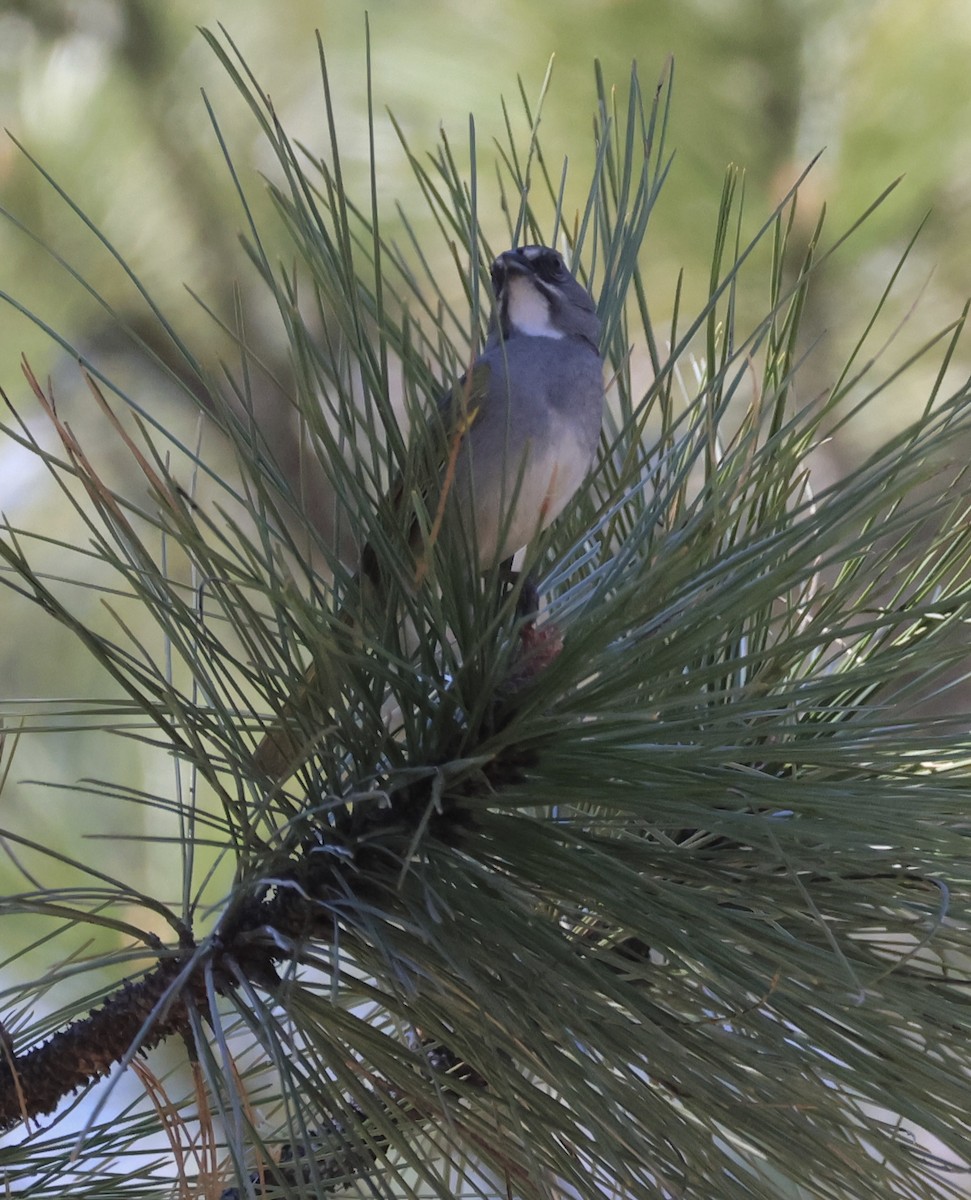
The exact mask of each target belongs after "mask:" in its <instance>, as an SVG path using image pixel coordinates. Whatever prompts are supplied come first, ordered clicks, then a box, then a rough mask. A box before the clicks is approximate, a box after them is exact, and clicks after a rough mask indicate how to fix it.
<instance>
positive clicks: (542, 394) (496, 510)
mask: <svg viewBox="0 0 971 1200" xmlns="http://www.w3.org/2000/svg"><path fill="white" fill-rule="evenodd" d="M492 286H493V291H494V293H495V308H494V311H493V315H492V323H491V326H490V331H489V336H488V339H487V341H486V344H485V347H484V349H483V351H482V354H481V355H480V356H479V357H478V358H477V359H476V361H475V363H473V365H472V368H471V370H470V371H469V373H468V375H467V376H465V377H464V378H463V379H461V380H459V381H458V382H457V383H456V384H455V386H454V388H453V389H452V390H451V392H450V393H449V395H448V396H446V397H445V399H444V400H443V402H442V404H441V405H440V407H439V413H438V418H439V424H441V425H442V428H441V429H438V430H436V429H435V428H434V427H435V424H436V422H435V421H434V419H433V420H432V421H431V422H430V423H429V431H428V432H429V434H430V435H432V436H430V437H429V439H428V442H429V445H430V446H433V447H434V448H435V450H434V453H430V454H429V456H428V462H429V463H430V464H431V463H433V462H437V463H438V464H439V465H438V466H431V465H430V466H429V467H428V474H429V476H430V478H429V480H428V486H427V487H426V488H423V489H422V490H424V492H425V499H426V502H427V510H428V512H429V513H437V512H438V510H439V509H441V515H442V518H443V525H442V528H443V530H444V531H445V533H446V536H448V534H449V530H450V529H454V528H455V526H454V525H453V522H454V521H456V520H457V521H458V529H459V530H460V531H461V535H462V541H461V544H462V545H463V546H464V547H466V548H468V549H467V552H468V553H470V554H471V555H474V557H475V558H476V559H477V562H476V564H475V567H476V569H477V570H486V569H488V568H489V567H490V566H493V565H496V564H498V563H501V562H503V561H505V560H506V559H508V558H511V557H512V556H513V555H514V554H515V553H516V551H517V550H519V549H521V548H522V547H523V546H525V545H526V544H527V543H528V542H529V541H530V540H531V539H532V538H533V537H535V535H536V534H537V533H540V532H541V531H542V530H543V529H545V528H546V527H547V526H548V525H549V524H550V522H551V521H553V520H554V519H555V518H556V517H557V516H558V515H559V514H560V513H561V512H562V511H563V509H564V507H565V506H566V505H567V504H568V503H569V501H570V500H571V499H572V497H573V496H574V495H575V493H576V491H577V489H578V488H579V487H580V485H581V484H582V483H583V481H584V479H585V478H586V476H587V474H588V473H589V471H590V467H591V464H592V462H593V458H594V454H595V453H596V449H597V441H598V439H599V436H600V426H601V422H602V419H603V404H604V386H603V362H602V360H601V358H600V351H599V339H600V322H599V320H598V318H597V312H596V306H595V305H594V302H593V300H592V299H591V297H590V294H589V293H588V292H587V290H586V289H585V288H584V287H583V286H582V285H581V284H580V283H579V282H578V281H577V280H576V279H575V278H574V277H573V275H572V274H571V273H570V272H569V270H568V269H567V267H566V264H565V263H564V262H563V259H562V258H561V257H560V255H559V254H558V253H557V252H556V251H555V250H550V249H548V248H547V247H545V246H522V247H520V248H518V249H516V250H507V251H506V252H505V253H504V254H500V255H499V257H498V258H497V259H496V260H495V262H494V263H493V265H492ZM439 433H441V434H443V435H444V439H442V438H439V437H438V436H437V435H438V434H439ZM436 472H437V479H436V478H435V475H436ZM443 491H444V492H445V493H446V494H445V495H444V496H443V494H442V493H443ZM385 503H386V506H387V508H388V509H390V510H394V509H396V508H397V509H399V511H400V505H401V504H403V503H410V496H409V494H408V492H407V489H406V488H405V487H404V485H403V484H402V485H399V486H398V487H397V488H396V489H395V491H394V492H393V493H392V495H391V496H390V497H388V498H387V500H386V502H385ZM397 528H402V525H401V523H400V522H399V523H397ZM417 533H418V528H417V523H415V524H413V525H412V541H413V544H414V550H415V553H416V571H415V578H416V581H417V580H418V579H419V578H420V577H421V575H422V574H423V573H424V569H425V568H424V565H423V559H422V556H423V554H424V553H425V552H426V551H427V547H425V548H423V547H422V546H421V545H420V538H417V536H416V535H417ZM473 547H474V550H473V549H472V548H473ZM359 579H360V582H361V584H362V585H363V584H367V585H368V586H367V587H366V588H364V589H363V592H364V593H367V594H368V596H369V602H368V605H366V606H369V604H370V602H374V601H378V602H379V601H380V597H381V595H382V593H383V592H384V590H385V589H384V581H383V578H382V570H381V563H380V562H379V561H378V558H377V555H376V554H375V552H374V550H373V549H372V548H371V547H369V546H365V548H364V550H363V552H362V556H361V571H360V576H359ZM362 598H363V596H362ZM354 607H355V606H354V605H351V606H349V607H348V608H347V609H345V610H344V612H343V614H342V619H343V620H344V623H345V624H347V625H350V626H353V625H354V623H355V618H354V616H353V613H352V609H353V608H354ZM357 611H358V612H360V608H358V609H357ZM328 683H329V681H326V680H320V679H319V678H318V676H317V671H316V668H315V666H313V665H312V666H311V667H310V668H309V670H308V672H307V675H306V676H305V678H304V680H303V683H302V685H301V687H300V688H299V689H298V690H297V692H296V693H295V694H294V695H292V696H291V697H290V698H289V699H288V700H287V702H286V703H285V705H284V706H283V708H282V710H281V711H280V713H279V715H278V717H277V718H276V720H275V722H274V723H273V724H272V725H271V727H270V729H269V730H268V732H267V734H266V736H265V737H264V738H263V740H262V741H261V742H260V744H259V746H258V747H257V749H256V752H255V755H254V765H255V767H256V768H257V770H259V771H260V772H262V773H263V774H265V775H267V776H269V777H270V778H273V779H276V780H283V779H285V778H286V777H287V776H288V775H289V774H291V773H292V772H293V771H294V770H295V769H296V767H297V765H298V764H299V762H300V760H301V758H302V757H303V756H304V754H305V753H306V750H305V748H304V741H305V735H304V734H301V733H300V729H301V726H302V725H303V726H304V727H305V723H306V719H307V718H306V706H307V704H308V698H309V697H310V695H311V694H312V695H313V701H314V703H313V705H312V708H313V709H314V710H316V711H318V712H319V711H320V709H321V707H326V706H327V704H328V700H327V698H326V695H325V693H326V690H327V685H328ZM302 714H303V720H301V715H302Z"/></svg>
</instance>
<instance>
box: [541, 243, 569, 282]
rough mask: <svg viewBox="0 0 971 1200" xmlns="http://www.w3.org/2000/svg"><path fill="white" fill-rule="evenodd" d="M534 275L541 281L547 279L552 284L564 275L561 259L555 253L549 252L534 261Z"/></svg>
mask: <svg viewBox="0 0 971 1200" xmlns="http://www.w3.org/2000/svg"><path fill="white" fill-rule="evenodd" d="M536 273H537V274H538V275H539V276H540V278H541V279H548V280H549V281H550V282H551V283H552V282H553V281H554V280H556V279H562V278H563V276H564V275H565V274H566V267H565V266H564V265H563V259H562V258H560V256H559V255H558V254H557V253H556V252H555V251H553V250H550V251H548V252H547V253H546V254H541V255H539V257H538V258H537V259H536Z"/></svg>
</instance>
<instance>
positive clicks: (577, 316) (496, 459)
mask: <svg viewBox="0 0 971 1200" xmlns="http://www.w3.org/2000/svg"><path fill="white" fill-rule="evenodd" d="M492 280H493V289H494V291H495V296H496V306H495V311H494V313H493V318H492V326H491V329H490V333H489V338H488V340H487V342H486V345H485V348H484V350H483V352H482V354H481V355H480V357H479V358H478V359H477V361H476V363H475V365H474V366H473V368H472V381H473V382H472V386H471V387H470V388H468V395H467V396H466V395H463V393H462V385H459V387H458V388H457V395H458V398H459V401H460V402H464V403H465V404H467V406H468V409H469V410H470V411H471V410H472V409H473V408H476V409H477V411H476V414H475V417H474V419H473V420H472V422H471V426H470V428H469V431H468V433H467V434H466V436H465V439H464V441H463V444H462V447H461V450H460V452H459V456H458V459H457V462H456V474H455V492H456V500H457V502H458V504H459V506H460V508H461V510H462V516H463V520H464V523H465V532H466V536H467V537H469V538H470V539H472V538H474V544H475V546H476V549H477V552H478V559H479V566H480V568H483V569H485V568H487V567H488V566H490V565H491V564H494V563H496V562H502V561H503V560H505V559H507V558H510V557H511V556H512V555H513V554H515V553H516V551H517V550H519V549H521V548H522V547H523V546H525V545H526V544H527V542H529V541H530V540H531V538H533V537H534V536H535V535H536V534H537V533H539V532H540V531H541V530H543V529H545V528H546V526H547V525H549V524H550V522H551V521H553V520H554V519H555V518H556V517H557V516H558V515H559V514H560V513H561V512H562V510H563V508H564V507H565V506H566V504H567V503H568V502H569V500H570V499H571V498H572V497H573V495H574V494H575V492H576V490H577V488H579V486H580V484H581V483H582V482H583V481H584V479H585V478H586V477H587V475H588V473H589V471H590V467H591V464H592V462H593V457H594V454H595V453H596V449H597V442H598V439H599V436H600V426H601V422H602V420H603V399H604V388H603V362H602V360H601V358H600V352H599V347H598V342H599V338H600V321H599V320H598V318H597V313H596V306H595V305H594V303H593V300H592V299H591V297H590V295H589V293H588V292H587V290H586V289H585V288H584V287H583V286H582V285H581V284H580V283H579V282H578V281H577V280H576V279H575V278H574V277H573V275H571V274H570V272H569V271H568V270H567V268H566V265H565V264H564V262H563V259H562V258H561V257H560V255H559V254H557V252H556V251H555V250H550V249H548V248H546V247H544V246H524V247H521V248H520V249H518V250H508V251H506V253H505V254H501V255H500V256H499V257H498V258H497V259H496V261H495V263H494V264H493V268H492ZM454 403H455V401H454V400H453V404H454Z"/></svg>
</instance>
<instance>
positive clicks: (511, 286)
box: [506, 275, 563, 338]
mask: <svg viewBox="0 0 971 1200" xmlns="http://www.w3.org/2000/svg"><path fill="white" fill-rule="evenodd" d="M506 317H507V318H508V320H509V324H510V326H512V328H514V329H516V330H517V331H518V332H519V333H524V334H526V336H527V337H548V338H561V337H563V333H562V331H561V330H559V329H557V328H556V327H555V326H554V325H553V323H552V322H551V321H550V305H549V301H548V300H547V299H546V297H545V296H544V295H543V293H542V292H540V291H539V290H538V289H537V288H535V287H533V285H532V284H531V283H530V281H529V280H528V279H526V278H524V277H523V276H521V275H513V276H511V278H510V279H509V280H508V282H507V284H506Z"/></svg>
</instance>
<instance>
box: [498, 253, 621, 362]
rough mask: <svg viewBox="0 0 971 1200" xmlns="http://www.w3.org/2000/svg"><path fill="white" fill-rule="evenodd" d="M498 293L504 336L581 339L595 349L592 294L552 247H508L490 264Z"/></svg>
mask: <svg viewBox="0 0 971 1200" xmlns="http://www.w3.org/2000/svg"><path fill="white" fill-rule="evenodd" d="M492 290H493V292H494V293H495V297H496V311H495V325H494V328H495V330H496V331H497V332H498V334H499V336H500V337H502V338H503V339H506V338H510V337H514V336H516V335H517V334H519V335H524V336H526V337H547V338H582V339H583V340H584V341H586V342H589V344H590V345H591V346H592V347H593V349H594V350H597V349H598V343H599V341H600V321H599V319H598V318H597V307H596V305H595V304H594V302H593V300H592V298H591V296H590V293H589V292H588V291H587V289H586V288H585V287H584V286H583V285H582V284H581V283H579V282H578V281H577V280H576V279H575V278H574V277H573V275H572V274H571V273H570V270H569V268H568V267H567V265H566V263H565V262H564V261H563V257H562V255H560V254H558V253H557V252H556V251H555V250H551V249H550V248H549V247H548V246H519V247H518V248H517V249H515V250H506V251H505V252H504V253H503V254H500V255H499V257H498V258H497V259H496V260H495V262H494V263H493V264H492Z"/></svg>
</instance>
